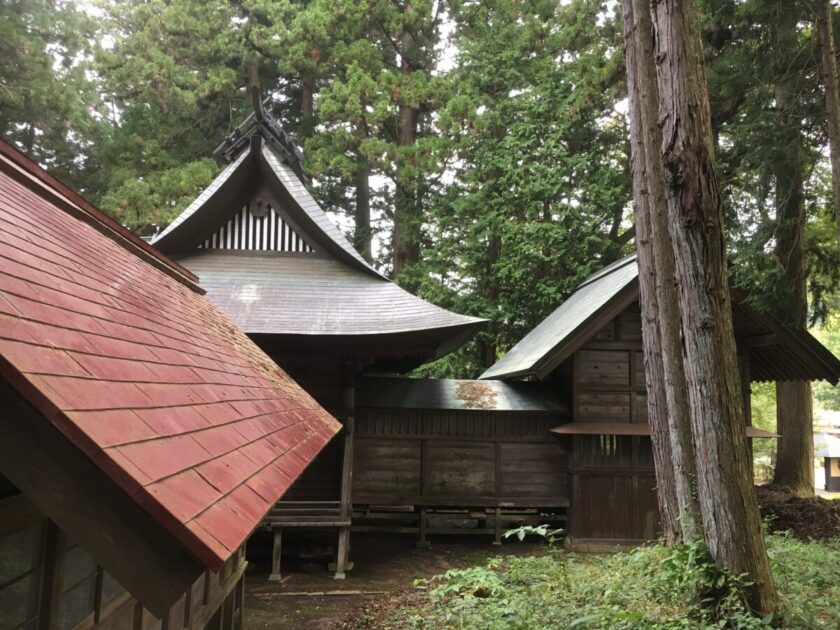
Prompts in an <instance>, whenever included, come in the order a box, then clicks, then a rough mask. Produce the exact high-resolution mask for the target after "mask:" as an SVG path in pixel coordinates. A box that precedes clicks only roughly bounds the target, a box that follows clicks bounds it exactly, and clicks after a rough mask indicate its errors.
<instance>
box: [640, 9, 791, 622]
mask: <svg viewBox="0 0 840 630" xmlns="http://www.w3.org/2000/svg"><path fill="white" fill-rule="evenodd" d="M652 17H653V26H654V34H655V37H656V73H657V83H658V87H659V119H660V121H661V124H662V145H661V149H660V152H661V156H662V163H663V167H664V178H665V194H666V200H667V207H668V224H669V231H670V233H671V238H672V240H673V251H674V259H675V263H676V277H677V282H678V287H679V304H680V314H681V318H682V331H683V340H684V358H685V369H686V382H687V386H688V394H689V401H690V406H691V425H692V434H693V436H694V444H695V448H696V454H697V458H696V466H697V491H698V498H699V503H700V510H701V516H702V522H703V529H704V540H705V542H706V545H707V546H708V548H709V552H710V553H711V555H712V557H713V558H714V560H715V561H716V562H717V563H718V564H720V565H721V566H722V567H724V568H725V569H727V570H728V571H730V572H731V573H732V574H735V575H740V574H744V573H746V574H747V575H748V576H749V579H750V580H751V581H752V582H753V585H752V586H750V587H748V588H747V591H746V593H745V595H746V597H747V600H748V601H749V603H750V605H751V606H752V607H753V608H754V609H755V610H756V611H758V612H761V613H768V612H772V611H775V609H776V608H777V605H778V599H777V595H776V589H775V587H774V585H773V578H772V575H771V574H770V566H769V562H768V559H767V549H766V547H765V543H764V537H763V536H762V532H761V521H760V518H759V514H758V505H757V501H756V498H755V492H754V490H753V484H752V479H751V476H750V466H749V463H748V461H747V458H746V453H747V442H746V440H747V437H746V427H745V422H744V407H743V402H742V399H741V385H740V376H739V373H738V364H737V356H736V349H735V336H734V332H733V325H732V308H731V304H730V301H729V287H728V278H727V272H726V252H725V244H724V233H723V205H722V200H721V195H720V188H719V182H718V175H717V173H716V172H715V165H714V148H713V145H712V128H711V112H710V109H709V99H708V92H707V88H706V79H705V71H704V67H703V51H702V43H701V39H700V23H699V16H698V11H697V6H696V5H695V3H694V1H693V0H658V1H657V2H655V4H654V6H653V15H652Z"/></svg>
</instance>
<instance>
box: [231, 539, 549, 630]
mask: <svg viewBox="0 0 840 630" xmlns="http://www.w3.org/2000/svg"><path fill="white" fill-rule="evenodd" d="M415 540H416V539H415V538H414V537H411V536H393V535H376V534H354V535H353V537H352V550H351V559H352V560H353V562H354V565H355V566H354V568H353V570H352V571H351V572H350V573H348V576H347V579H346V580H343V581H342V580H333V579H332V574H331V573H328V572H327V571H326V568H325V566H324V564H323V563H322V562H314V561H312V562H304V561H300V560H298V561H294V560H289V561H288V562H286V559H285V558H284V562H285V568H284V577H288V579H286V580H285V581H284V582H283V583H281V584H277V583H272V582H268V581H267V579H266V578H267V577H268V573H269V568H270V565H269V558H268V556H267V554H265V553H252V554H249V556H250V557H249V571H248V575H247V578H246V587H245V627H246V628H249V629H251V628H254V629H257V630H267V629H271V630H286V629H289V630H315V629H318V630H321V629H324V630H326V629H334V628H340V629H354V630H355V629H362V628H381V627H383V624H382V622H381V619H382V618H383V617H384V616H385V615H386V614H387V612H388V611H389V610H391V609H392V608H394V607H395V606H397V605H400V604H403V603H408V602H409V601H410V600H411V599H412V598H414V597H417V593H416V591H415V589H414V580H415V579H416V578H427V577H431V576H433V575H436V574H438V573H443V572H444V571H447V570H448V569H452V568H461V567H469V566H475V565H480V564H483V563H484V562H486V561H487V559H488V558H490V557H492V556H496V555H502V556H506V555H533V554H539V553H544V552H545V551H546V547H545V545H544V544H540V543H533V544H532V543H520V542H518V541H505V543H504V544H503V545H502V546H501V547H494V546H492V545H491V544H490V543H489V542H488V541H486V540H483V539H481V540H475V539H472V540H468V541H464V540H458V539H454V538H452V537H448V538H447V537H444V538H440V539H439V540H435V541H433V544H432V547H431V549H418V548H417V547H416V546H415ZM330 591H332V592H335V591H345V592H353V593H354V594H345V595H339V594H334V595H324V594H320V593H325V592H330ZM298 593H301V594H300V595H298ZM302 593H308V594H314V595H304V594H302ZM290 594H292V595H290Z"/></svg>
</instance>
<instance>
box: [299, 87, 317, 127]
mask: <svg viewBox="0 0 840 630" xmlns="http://www.w3.org/2000/svg"><path fill="white" fill-rule="evenodd" d="M314 131H315V75H314V73H312V72H310V71H304V72H303V73H302V74H301V77H300V135H301V136H302V137H303V138H309V137H310V136H311V135H312V133H313V132H314Z"/></svg>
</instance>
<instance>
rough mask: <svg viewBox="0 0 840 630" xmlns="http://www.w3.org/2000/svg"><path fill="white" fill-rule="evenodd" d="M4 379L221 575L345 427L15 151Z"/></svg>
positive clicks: (10, 171)
mask: <svg viewBox="0 0 840 630" xmlns="http://www.w3.org/2000/svg"><path fill="white" fill-rule="evenodd" d="M0 375H1V376H2V377H3V378H5V379H6V380H7V381H8V382H9V383H10V384H12V386H14V387H15V388H16V389H17V390H18V391H19V392H20V393H21V394H22V395H23V396H24V397H26V398H27V399H28V400H29V401H30V402H31V403H32V404H33V405H34V406H35V407H37V408H38V409H39V410H40V411H41V413H43V414H44V415H45V416H46V417H47V418H48V419H49V420H50V421H51V422H52V423H53V424H54V425H55V426H56V427H57V428H58V429H59V430H61V431H62V433H63V434H64V435H66V436H67V438H68V439H70V440H71V441H72V442H73V443H74V444H75V445H76V446H77V447H78V448H79V449H81V450H82V451H83V452H85V453H86V454H87V455H88V456H89V457H90V458H91V459H92V460H93V461H95V462H96V463H97V464H98V465H99V467H100V468H101V469H102V470H103V471H104V472H105V473H107V474H108V475H109V476H110V477H112V478H113V479H114V481H116V482H117V483H118V484H119V485H120V486H121V487H122V488H123V489H124V490H125V491H126V492H127V493H129V494H130V495H131V496H132V497H133V498H134V499H135V500H136V501H137V502H138V503H139V504H140V505H141V506H142V507H143V508H144V509H146V510H147V511H148V512H149V513H150V514H152V515H153V516H154V517H155V519H157V520H158V521H160V522H161V523H162V524H163V525H164V526H165V527H166V528H167V529H168V530H169V531H170V532H171V533H172V534H173V535H174V536H175V537H176V538H178V539H179V540H180V541H181V542H182V543H183V544H184V545H186V546H187V547H188V548H189V549H191V550H192V552H193V553H194V554H195V555H196V556H197V557H198V558H200V559H201V560H202V561H203V562H204V563H205V564H207V565H208V566H211V567H218V566H219V565H220V564H221V563H222V562H224V561H225V560H226V559H227V558H228V557H229V556H230V554H231V553H232V552H233V551H234V550H235V549H236V548H237V547H238V546H239V545H241V544H242V542H243V541H244V540H245V538H246V537H247V536H248V535H249V534H250V532H251V531H252V530H253V528H254V527H255V526H256V525H257V523H258V522H259V521H260V519H261V518H262V517H263V516H264V515H265V513H266V512H267V511H268V510H269V509H270V508H271V506H272V505H273V504H274V502H275V501H277V499H278V498H280V496H281V495H282V494H283V493H284V492H285V490H286V489H287V488H288V487H289V485H290V484H291V483H292V481H294V479H295V478H296V477H297V476H298V475H299V474H300V473H301V471H302V470H303V469H304V468H305V467H306V465H307V464H308V463H309V462H310V461H311V460H312V459H313V458H314V457H315V455H316V454H317V453H318V452H319V451H320V450H321V448H322V447H323V446H324V445H325V444H326V443H327V442H328V441H329V439H330V438H331V437H332V436H333V435H334V434H335V433H336V432H337V431H338V429H339V427H340V425H339V424H338V422H336V420H335V419H333V418H332V417H331V416H330V415H329V414H328V413H327V412H326V411H324V410H323V409H322V408H321V407H320V406H319V405H318V404H317V403H316V402H315V401H314V400H313V399H312V397H310V396H309V395H308V394H307V393H306V392H304V391H303V390H302V389H301V388H300V387H299V386H298V385H297V384H296V383H295V382H294V381H293V380H292V379H291V378H290V377H289V376H288V375H287V374H286V373H285V372H283V371H282V370H281V369H280V368H279V367H277V365H275V364H274V363H273V362H272V361H271V360H270V359H269V358H268V356H266V355H265V354H264V353H263V352H262V351H261V350H260V349H259V348H258V347H257V346H256V345H254V343H253V342H251V341H250V340H249V339H248V338H247V337H246V336H245V335H244V334H243V333H242V332H241V331H240V330H238V329H237V328H236V327H235V326H234V325H233V324H232V323H231V322H230V321H229V320H228V319H227V318H226V317H225V316H224V315H223V314H222V313H221V312H220V311H218V310H217V309H216V308H215V307H214V306H213V305H212V304H210V302H209V301H208V300H207V299H205V298H204V297H203V296H202V295H201V292H200V290H199V289H197V287H195V286H194V285H193V284H192V278H191V277H190V275H189V274H188V272H184V270H183V269H180V268H178V266H177V265H175V264H174V263H172V262H171V261H168V260H167V259H165V258H164V257H162V256H160V255H159V254H157V253H155V252H154V250H151V248H147V247H146V245H145V244H144V243H142V242H139V240H138V239H135V238H134V237H131V236H128V235H126V234H125V230H123V228H121V227H120V226H118V225H116V224H115V223H113V222H112V221H110V219H108V218H107V217H104V215H102V214H101V213H99V212H98V211H97V210H96V209H94V208H92V207H91V206H90V205H89V204H87V203H86V202H84V200H82V199H81V198H79V197H78V196H77V195H75V193H73V192H72V191H70V190H68V189H66V188H65V187H63V185H61V184H60V183H59V182H57V181H56V180H54V179H52V178H50V177H49V176H48V175H46V174H45V173H44V172H43V171H41V170H40V169H38V167H36V166H35V165H34V164H32V163H31V162H29V161H28V160H26V159H25V158H23V157H22V156H21V155H20V154H19V153H18V152H17V151H15V150H14V149H11V148H10V147H9V146H8V145H3V144H2V143H0Z"/></svg>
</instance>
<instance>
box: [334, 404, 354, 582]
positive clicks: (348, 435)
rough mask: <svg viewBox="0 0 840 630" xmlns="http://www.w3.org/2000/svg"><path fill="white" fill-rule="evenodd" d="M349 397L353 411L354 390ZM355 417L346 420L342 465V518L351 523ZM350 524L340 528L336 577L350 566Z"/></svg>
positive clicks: (341, 575) (343, 575) (350, 416)
mask: <svg viewBox="0 0 840 630" xmlns="http://www.w3.org/2000/svg"><path fill="white" fill-rule="evenodd" d="M349 398H350V401H351V404H350V405H348V408H349V409H350V410H351V411H352V410H353V408H354V405H353V404H352V400H353V390H352V388H351V389H350V393H349ZM353 428H354V418H353V416H352V415H349V416H348V417H347V419H346V420H345V421H344V458H343V461H342V467H341V520H342V521H343V522H346V523H349V522H350V520H351V518H352V516H353V497H352V488H353V434H354V430H353ZM349 559H350V526H349V525H342V526H341V527H340V528H339V530H338V550H337V553H336V558H335V576H334V577H335V579H336V580H343V579H344V578H345V577H346V572H347V571H348V570H349V566H350V562H349Z"/></svg>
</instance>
